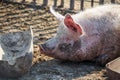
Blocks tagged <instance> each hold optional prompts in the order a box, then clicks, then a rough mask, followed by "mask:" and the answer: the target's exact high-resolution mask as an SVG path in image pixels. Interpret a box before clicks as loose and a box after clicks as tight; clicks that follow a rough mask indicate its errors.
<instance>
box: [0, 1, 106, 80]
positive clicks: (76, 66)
mask: <svg viewBox="0 0 120 80" xmlns="http://www.w3.org/2000/svg"><path fill="white" fill-rule="evenodd" d="M58 11H59V12H60V13H62V14H65V13H67V12H68V11H66V10H63V9H59V10H58ZM69 13H70V12H69ZM72 14H74V13H73V12H72ZM29 27H32V29H33V33H34V54H33V55H34V58H33V65H32V67H31V69H30V71H29V72H28V73H26V74H25V75H23V76H22V77H20V78H18V79H2V78H0V80H107V76H106V69H105V67H100V66H98V65H96V64H95V63H92V62H61V61H59V60H56V59H53V58H51V57H47V56H45V55H42V54H40V51H39V48H38V45H39V44H41V43H44V42H45V41H46V40H48V39H49V38H51V37H53V36H54V35H55V33H56V28H57V27H58V22H57V20H56V18H55V17H54V16H53V15H52V14H51V13H50V12H49V8H48V7H45V8H42V9H37V8H28V7H26V6H24V5H18V4H14V5H13V4H6V3H2V2H0V34H4V33H9V32H15V31H20V30H25V29H27V28H29Z"/></svg>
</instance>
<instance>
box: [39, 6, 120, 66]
mask: <svg viewBox="0 0 120 80" xmlns="http://www.w3.org/2000/svg"><path fill="white" fill-rule="evenodd" d="M51 12H52V13H53V14H54V15H55V16H56V17H57V18H58V19H59V21H60V26H59V28H58V31H57V35H56V36H55V37H54V38H52V39H50V40H48V41H47V42H46V43H45V44H42V45H41V49H42V51H43V52H44V53H45V54H46V55H48V56H52V57H54V58H57V59H61V60H70V61H83V60H95V61H98V62H100V64H106V63H107V62H109V61H111V60H113V59H115V58H117V57H119V56H120V5H104V6H99V7H96V8H93V9H88V10H86V11H83V12H80V13H78V14H75V15H72V16H71V15H70V14H66V16H65V17H64V16H62V15H60V14H59V13H56V12H54V10H52V9H51Z"/></svg>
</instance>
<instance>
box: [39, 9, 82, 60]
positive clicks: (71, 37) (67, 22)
mask: <svg viewBox="0 0 120 80" xmlns="http://www.w3.org/2000/svg"><path fill="white" fill-rule="evenodd" d="M50 11H51V13H52V14H53V15H54V16H55V17H56V18H57V19H58V21H59V23H60V24H59V27H58V30H57V34H56V36H54V37H53V38H52V39H49V40H48V41H46V42H45V43H44V44H41V45H40V49H41V52H42V53H43V54H46V55H48V56H51V57H54V58H57V59H61V60H73V61H74V60H77V59H78V57H79V56H78V54H77V53H78V51H79V52H80V50H79V49H80V47H81V45H80V40H79V39H80V36H82V34H83V29H82V27H81V25H80V24H78V23H77V22H76V21H75V20H74V19H73V17H72V16H71V15H70V14H66V15H65V16H62V15H61V14H59V13H57V12H55V11H54V10H53V8H52V7H51V8H50ZM75 56H76V57H75Z"/></svg>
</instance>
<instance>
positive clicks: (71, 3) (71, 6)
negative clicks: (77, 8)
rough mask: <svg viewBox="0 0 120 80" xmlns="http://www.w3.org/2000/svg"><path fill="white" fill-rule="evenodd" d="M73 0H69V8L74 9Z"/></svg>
mask: <svg viewBox="0 0 120 80" xmlns="http://www.w3.org/2000/svg"><path fill="white" fill-rule="evenodd" d="M74 2H75V1H74V0H70V10H73V9H74Z"/></svg>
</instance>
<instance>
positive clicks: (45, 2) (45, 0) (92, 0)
mask: <svg viewBox="0 0 120 80" xmlns="http://www.w3.org/2000/svg"><path fill="white" fill-rule="evenodd" d="M0 1H3V2H15V1H17V0H0ZM36 1H37V0H32V2H33V3H36ZM51 1H53V6H54V7H64V5H65V2H64V1H65V0H61V1H60V5H59V6H58V5H57V1H58V0H51ZM76 1H78V2H80V10H83V9H84V2H85V1H86V0H76ZM25 2H26V0H22V1H21V3H22V4H24V3H25ZM48 2H49V1H48V0H42V7H44V6H47V5H48ZM89 2H90V4H91V7H93V6H94V3H95V0H90V1H89ZM104 2H105V1H104V0H98V3H99V5H102V4H104ZM110 2H111V3H113V4H114V3H115V0H110ZM74 6H75V0H70V4H69V9H70V10H74Z"/></svg>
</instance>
